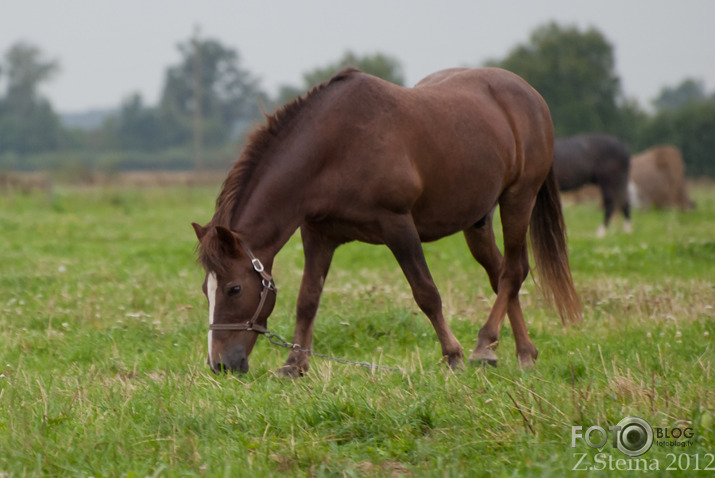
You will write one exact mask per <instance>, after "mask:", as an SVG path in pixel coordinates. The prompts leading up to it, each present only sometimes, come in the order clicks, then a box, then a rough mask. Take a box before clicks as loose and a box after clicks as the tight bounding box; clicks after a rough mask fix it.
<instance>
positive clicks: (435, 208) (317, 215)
mask: <svg viewBox="0 0 715 478" xmlns="http://www.w3.org/2000/svg"><path fill="white" fill-rule="evenodd" d="M552 162H553V127H552V123H551V116H550V114H549V109H548V107H547V105H546V103H545V102H544V100H543V99H542V98H541V96H540V95H539V94H538V93H537V92H536V91H535V90H534V89H533V88H532V87H531V86H529V85H528V84H527V83H526V82H525V81H524V80H522V79H521V78H519V77H518V76H516V75H514V74H512V73H509V72H507V71H504V70H499V69H483V70H472V69H451V70H445V71H441V72H438V73H435V74H433V75H431V76H428V77H427V78H425V79H424V80H422V81H421V82H420V83H419V84H418V85H416V86H415V87H414V88H404V87H401V86H397V85H394V84H392V83H389V82H386V81H384V80H381V79H379V78H376V77H374V76H371V75H368V74H364V73H361V72H359V71H357V70H354V69H348V70H344V71H342V72H340V73H339V74H338V75H336V76H335V77H333V78H332V79H331V80H329V81H327V82H326V83H323V84H322V85H320V86H318V87H316V88H314V89H313V90H311V91H310V92H309V93H308V94H307V95H306V96H305V97H303V98H299V99H297V100H295V101H293V102H291V103H289V104H287V105H285V106H283V107H282V108H281V109H279V110H278V111H277V112H276V113H274V114H273V115H272V116H268V117H267V124H265V125H264V126H262V127H260V128H259V129H257V130H256V131H255V132H254V133H253V134H252V135H251V136H250V137H249V140H248V143H247V146H246V148H245V150H244V151H243V153H242V154H241V156H240V157H239V159H238V160H237V161H236V163H235V165H234V167H233V169H232V170H231V171H230V172H229V174H228V176H227V177H226V180H225V182H224V185H223V189H222V191H221V192H220V194H219V196H218V199H217V201H216V211H215V214H214V216H213V218H212V219H211V221H210V222H209V223H208V224H207V225H206V226H200V225H198V224H196V223H194V224H193V226H194V230H195V232H196V236H197V237H198V239H199V246H198V258H199V262H200V263H201V264H202V265H203V267H204V269H205V272H206V276H205V280H204V284H203V290H204V293H205V294H206V296H207V298H208V302H209V323H210V325H209V336H208V349H209V353H208V363H209V366H210V367H211V369H212V370H213V371H220V370H229V371H232V370H240V371H246V370H248V356H249V354H250V353H251V350H252V349H253V347H254V345H255V342H256V339H257V336H258V334H259V333H266V332H267V330H266V323H267V319H268V316H269V315H270V313H271V311H272V310H273V306H274V304H275V294H276V288H275V286H274V284H273V279H272V277H271V274H270V272H271V269H272V266H273V260H274V258H275V256H276V254H277V253H278V251H279V250H280V249H281V248H282V247H283V246H284V245H285V243H286V242H287V241H288V239H289V238H290V237H291V235H292V234H293V233H294V232H295V231H296V229H298V228H300V231H301V237H302V241H303V250H304V253H305V269H304V271H303V279H302V282H301V285H300V292H299V295H298V302H297V317H296V326H295V332H294V335H293V343H294V344H296V345H295V346H294V347H293V348H292V350H291V351H290V354H289V356H288V359H287V361H286V363H285V365H284V366H283V367H281V369H280V372H281V373H282V374H284V375H287V376H297V375H301V374H303V373H304V372H306V371H307V370H308V367H309V356H310V354H311V346H312V340H313V321H314V319H315V316H316V313H317V309H318V303H319V300H320V295H321V292H322V290H323V284H324V282H325V278H326V275H327V274H328V268H329V266H330V263H331V260H332V257H333V253H334V251H335V249H336V248H337V247H338V246H339V245H340V244H343V243H346V242H349V241H353V240H358V241H363V242H367V243H371V244H385V245H387V247H388V248H390V250H391V251H392V253H393V254H394V256H395V258H396V259H397V262H398V263H399V265H400V267H401V268H402V271H403V272H404V274H405V276H406V278H407V281H408V282H409V285H410V287H411V289H412V293H413V296H414V299H415V301H416V302H417V304H418V305H419V307H420V308H421V309H422V311H423V312H424V313H425V314H426V315H427V317H428V318H429V320H430V321H431V322H432V325H433V326H434V329H435V331H436V333H437V337H438V339H439V342H440V344H441V347H442V354H443V355H444V356H445V357H446V358H447V361H448V363H449V365H450V366H451V367H456V366H458V365H459V364H460V363H461V362H462V360H463V353H462V346H461V345H460V343H459V341H458V340H457V338H456V337H455V336H454V334H453V333H452V331H451V329H450V327H449V325H448V324H447V322H446V320H445V318H444V315H443V312H442V300H441V298H440V294H439V292H438V290H437V287H436V286H435V284H434V282H433V280H432V277H431V275H430V271H429V269H428V268H427V263H426V262H425V257H424V255H423V252H422V245H421V242H422V241H434V240H436V239H439V238H441V237H444V236H447V235H450V234H453V233H456V232H459V231H463V233H464V235H465V237H466V240H467V244H468V245H469V249H470V251H471V252H472V254H473V255H474V258H475V259H476V260H477V261H478V262H479V263H480V264H482V266H484V268H485V269H486V271H487V273H488V275H489V280H490V282H491V286H492V288H493V289H494V291H495V292H496V293H497V298H496V301H495V303H494V306H493V308H492V310H491V312H490V314H489V317H488V319H487V321H486V324H485V325H484V326H483V327H482V329H481V330H480V332H479V335H478V341H477V345H476V347H475V349H474V351H473V352H472V354H471V359H472V360H473V361H486V362H488V363H491V364H496V360H497V358H496V355H495V353H494V349H495V347H496V345H497V343H498V338H499V331H500V329H501V326H502V323H503V321H504V317H505V316H506V315H508V316H509V320H510V322H511V326H512V329H513V332H514V337H515V341H516V353H517V355H518V358H519V360H520V363H521V364H523V365H525V366H528V365H531V364H532V362H533V361H534V360H535V359H536V356H537V350H536V347H535V346H534V344H533V343H532V342H531V339H530V338H529V334H528V332H527V330H526V324H525V322H524V317H523V315H522V311H521V306H520V305H519V289H520V287H521V284H522V282H523V281H524V279H525V278H526V276H527V274H528V271H529V261H528V251H527V240H526V236H527V230H528V228H529V225H530V224H531V237H532V245H533V246H532V247H533V250H534V256H535V263H536V268H537V272H538V274H539V278H540V280H541V282H542V283H543V284H542V285H543V287H542V289H544V290H545V291H546V292H547V294H548V296H549V298H550V299H553V301H554V302H555V303H556V305H557V306H558V308H559V311H560V314H561V316H562V320H564V321H566V320H572V319H573V320H576V319H578V318H580V310H581V309H580V302H579V299H578V296H577V294H576V292H575V289H574V285H573V281H572V279H571V273H570V269H569V264H568V257H567V250H566V241H565V231H564V224H563V217H562V213H561V203H560V199H559V194H558V188H557V185H556V181H555V178H554V175H553V173H552V170H551V165H552ZM497 205H499V206H500V215H501V220H502V225H503V231H504V255H503V256H502V254H501V252H500V251H499V249H498V248H497V246H496V243H495V240H494V232H493V230H492V217H493V214H494V210H495V208H496V206H497ZM385 327H390V324H389V323H386V324H385Z"/></svg>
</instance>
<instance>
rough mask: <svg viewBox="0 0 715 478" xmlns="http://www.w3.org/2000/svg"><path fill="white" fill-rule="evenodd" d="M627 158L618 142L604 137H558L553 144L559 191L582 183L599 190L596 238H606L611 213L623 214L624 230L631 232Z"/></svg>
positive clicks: (623, 145) (607, 136) (585, 135)
mask: <svg viewBox="0 0 715 478" xmlns="http://www.w3.org/2000/svg"><path fill="white" fill-rule="evenodd" d="M629 168H630V155H629V154H628V149H627V148H626V145H625V144H623V142H622V141H621V140H619V139H618V138H616V137H614V136H610V135H607V134H582V135H578V136H572V137H570V138H557V139H556V141H555V142H554V172H555V173H556V180H557V181H558V183H559V189H561V190H562V191H571V190H573V189H577V188H580V187H581V186H583V185H585V184H596V185H597V186H598V187H599V189H600V190H601V196H602V197H603V207H604V209H605V211H606V212H605V218H604V220H603V224H601V226H600V227H599V228H598V232H597V233H596V235H597V236H598V237H603V236H605V235H606V229H607V228H608V223H609V222H610V220H611V216H612V215H613V211H614V210H615V209H616V208H620V209H621V210H622V211H623V217H624V218H625V219H624V223H623V228H624V230H625V231H626V232H630V231H631V225H630V221H631V211H630V205H629V203H628V170H629Z"/></svg>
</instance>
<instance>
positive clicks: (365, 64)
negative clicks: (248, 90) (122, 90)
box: [278, 51, 405, 104]
mask: <svg viewBox="0 0 715 478" xmlns="http://www.w3.org/2000/svg"><path fill="white" fill-rule="evenodd" d="M349 67H353V68H357V69H358V70H360V71H364V72H365V73H369V74H371V75H374V76H377V77H378V78H382V79H383V80H387V81H389V82H391V83H395V84H396V85H404V83H405V79H404V73H403V71H402V65H401V64H400V62H399V60H397V59H396V58H393V57H390V56H387V55H384V54H382V53H375V54H373V55H365V56H358V55H356V54H355V53H353V52H351V51H347V52H345V54H344V55H343V57H342V58H340V59H339V60H338V61H336V62H334V63H331V64H329V65H327V66H325V67H322V68H316V69H314V70H311V71H309V72H306V73H304V74H303V84H302V86H300V87H297V88H296V87H293V86H283V87H282V88H281V90H280V91H279V93H278V103H279V104H284V103H287V102H288V101H290V100H292V99H294V98H295V97H297V96H299V95H301V94H303V93H305V92H306V91H308V90H310V89H311V88H313V87H314V86H317V85H319V84H321V83H323V82H325V81H327V80H329V79H330V78H332V77H333V76H334V75H335V74H336V73H338V72H339V71H341V70H343V69H345V68H349Z"/></svg>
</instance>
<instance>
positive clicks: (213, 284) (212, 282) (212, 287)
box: [206, 272, 218, 367]
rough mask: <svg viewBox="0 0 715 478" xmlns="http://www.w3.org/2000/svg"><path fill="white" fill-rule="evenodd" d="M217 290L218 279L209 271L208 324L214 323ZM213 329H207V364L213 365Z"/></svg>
mask: <svg viewBox="0 0 715 478" xmlns="http://www.w3.org/2000/svg"><path fill="white" fill-rule="evenodd" d="M217 290H218V280H216V274H215V273H213V272H211V273H209V276H208V278H207V280H206V295H207V296H208V299H209V324H213V323H214V311H215V309H216V291H217ZM213 334H214V332H213V330H210V329H209V365H210V366H211V367H213V353H212V350H211V346H212V344H213V338H214V335H213Z"/></svg>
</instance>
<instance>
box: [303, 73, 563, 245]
mask: <svg viewBox="0 0 715 478" xmlns="http://www.w3.org/2000/svg"><path fill="white" fill-rule="evenodd" d="M342 89H343V91H337V90H336V92H335V99H334V101H333V103H332V105H331V106H332V108H333V109H334V110H335V111H339V112H341V113H342V114H340V115H338V114H335V115H332V118H333V119H332V120H331V121H324V122H323V123H326V124H330V125H331V126H330V129H331V130H333V131H335V134H333V135H332V136H334V137H336V138H339V141H338V142H336V143H335V145H334V148H333V150H334V151H336V153H337V152H338V151H339V154H334V155H332V156H331V157H334V158H336V159H335V161H341V162H342V164H343V165H344V167H345V170H346V171H349V175H350V176H351V177H353V178H355V177H358V178H360V180H359V181H356V182H350V181H343V182H341V186H340V191H339V194H341V195H343V196H344V197H349V198H350V200H351V201H352V204H361V206H360V208H359V209H360V210H361V211H364V212H365V216H367V215H368V214H371V212H369V211H374V209H376V208H382V209H388V210H391V211H393V212H395V213H410V214H411V215H412V216H413V218H414V220H415V223H416V225H417V227H418V230H419V231H420V235H421V237H422V238H423V240H431V239H436V238H439V237H442V236H445V235H448V234H452V233H454V232H457V231H459V230H462V229H464V228H466V227H468V226H469V225H471V224H474V223H476V222H477V221H479V220H480V219H481V218H482V217H484V215H486V214H487V213H488V212H489V211H490V210H491V209H493V208H494V206H495V205H496V203H497V201H498V199H499V197H500V196H501V194H502V193H503V192H504V190H505V189H506V188H508V187H509V186H510V185H512V184H513V183H514V182H515V181H517V180H519V181H523V182H527V181H531V182H533V183H534V184H537V183H538V185H540V184H541V183H542V182H543V180H544V178H545V177H546V175H547V173H548V171H549V169H550V167H551V162H552V158H553V143H552V141H553V128H552V124H551V117H550V114H549V110H548V107H547V106H546V103H545V102H544V101H543V99H542V98H541V96H540V95H539V94H538V93H537V92H536V91H535V90H533V88H531V87H530V86H529V85H528V84H527V83H526V82H525V81H524V80H522V79H521V78H519V77H518V76H516V75H514V74H512V73H509V72H506V71H504V70H499V69H482V70H471V69H451V70H445V71H442V72H438V73H436V74H433V75H430V76H428V77H427V78H425V79H424V80H422V81H421V82H420V83H418V84H417V85H416V86H415V87H414V88H403V87H399V86H396V85H393V84H390V83H388V82H385V81H382V80H379V79H377V78H374V77H372V76H370V75H365V74H355V75H354V78H351V82H345V83H344V84H343V86H342ZM348 111H349V112H350V114H349V116H346V114H345V113H346V112H348ZM527 153H528V154H527ZM337 158H340V159H337ZM536 189H538V187H536ZM316 190H318V189H316ZM319 190H321V191H325V188H324V187H321V188H319ZM341 203H342V202H341V201H334V204H341Z"/></svg>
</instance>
